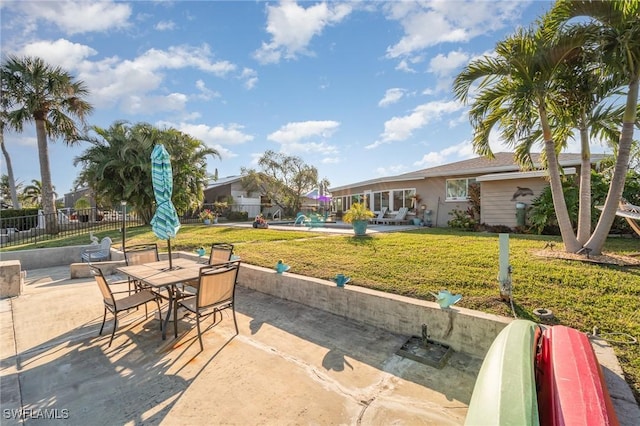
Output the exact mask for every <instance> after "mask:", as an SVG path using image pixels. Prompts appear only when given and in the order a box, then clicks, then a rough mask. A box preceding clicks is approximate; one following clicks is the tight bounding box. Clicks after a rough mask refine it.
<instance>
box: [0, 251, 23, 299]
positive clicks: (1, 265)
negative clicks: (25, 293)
mask: <svg viewBox="0 0 640 426" xmlns="http://www.w3.org/2000/svg"><path fill="white" fill-rule="evenodd" d="M24 276H25V274H23V273H22V270H21V266H20V261H19V260H2V261H0V299H4V298H6V297H16V296H20V293H22V287H23V286H24Z"/></svg>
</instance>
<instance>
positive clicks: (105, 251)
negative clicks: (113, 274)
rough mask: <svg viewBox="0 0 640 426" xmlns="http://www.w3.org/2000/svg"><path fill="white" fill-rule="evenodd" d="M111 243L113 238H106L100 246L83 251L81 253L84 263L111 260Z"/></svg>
mask: <svg viewBox="0 0 640 426" xmlns="http://www.w3.org/2000/svg"><path fill="white" fill-rule="evenodd" d="M111 243H112V241H111V238H109V237H104V238H103V239H102V241H100V244H99V245H97V246H92V247H91V248H86V249H83V250H82V252H81V253H80V257H81V258H82V261H83V262H88V263H91V262H104V261H107V260H111Z"/></svg>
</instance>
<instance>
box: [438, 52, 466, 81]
mask: <svg viewBox="0 0 640 426" xmlns="http://www.w3.org/2000/svg"><path fill="white" fill-rule="evenodd" d="M467 63H469V55H468V54H466V53H465V52H462V51H461V50H460V49H458V50H455V51H452V52H449V53H448V54H447V55H443V54H441V53H440V54H438V55H436V56H435V57H433V58H432V59H431V61H429V68H428V70H429V72H432V73H434V74H435V75H437V76H438V77H448V76H450V75H451V74H453V73H454V72H455V71H456V70H458V69H459V68H460V67H462V66H463V65H465V64H467Z"/></svg>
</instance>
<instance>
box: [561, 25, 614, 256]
mask: <svg viewBox="0 0 640 426" xmlns="http://www.w3.org/2000/svg"><path fill="white" fill-rule="evenodd" d="M577 30H578V31H580V32H582V28H577ZM599 57H600V53H599V52H598V50H597V49H594V48H593V46H592V45H588V44H585V45H584V46H582V47H581V48H580V49H578V50H576V51H575V52H574V54H572V55H570V56H569V57H567V59H566V60H565V62H564V63H563V64H562V66H561V67H559V68H558V70H557V72H556V74H555V75H554V77H553V80H552V82H551V84H552V86H551V90H552V91H553V96H554V98H555V99H556V102H554V104H553V105H557V106H560V107H561V109H560V110H556V111H554V116H556V117H558V122H557V123H556V125H557V126H563V127H568V128H571V129H576V130H578V134H579V135H578V136H579V140H580V154H581V165H580V184H579V203H578V230H577V238H578V241H579V242H580V244H582V245H584V244H586V242H587V241H588V240H589V238H590V237H591V225H592V224H591V210H592V208H593V207H592V201H591V149H590V143H591V137H596V138H598V139H601V140H603V141H604V142H606V143H608V144H609V145H612V144H613V141H614V140H615V143H617V136H616V137H613V134H614V133H615V132H616V131H617V128H618V127H619V126H620V124H621V123H622V113H623V111H622V109H621V108H620V107H619V106H617V105H612V104H611V103H606V102H610V100H611V98H610V97H611V96H612V95H615V94H617V92H618V89H619V88H620V87H621V86H623V85H624V83H625V81H624V80H623V79H621V78H620V76H619V75H616V74H611V73H606V72H604V70H603V69H602V66H601V63H600V61H599Z"/></svg>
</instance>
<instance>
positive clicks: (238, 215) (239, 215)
mask: <svg viewBox="0 0 640 426" xmlns="http://www.w3.org/2000/svg"><path fill="white" fill-rule="evenodd" d="M227 219H229V220H230V221H234V222H240V221H247V220H249V213H247V212H235V211H230V212H229V213H227Z"/></svg>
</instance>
